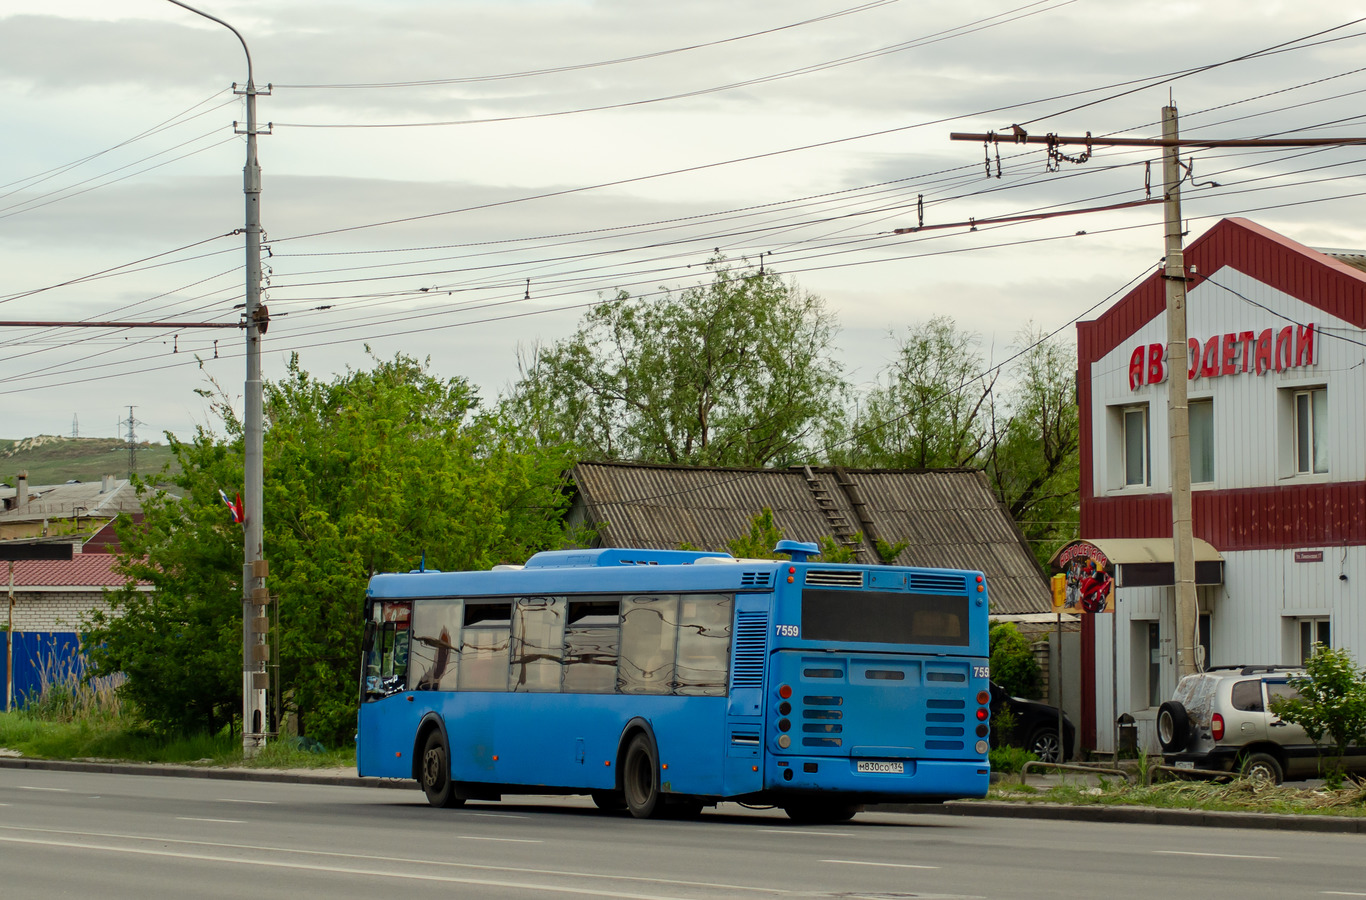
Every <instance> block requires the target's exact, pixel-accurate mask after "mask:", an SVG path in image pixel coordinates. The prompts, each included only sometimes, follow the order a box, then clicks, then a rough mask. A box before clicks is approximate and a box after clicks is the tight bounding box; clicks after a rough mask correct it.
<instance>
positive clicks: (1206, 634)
mask: <svg viewBox="0 0 1366 900" xmlns="http://www.w3.org/2000/svg"><path fill="white" fill-rule="evenodd" d="M1198 652H1199V653H1200V654H1201V656H1200V659H1199V660H1198V662H1199V663H1200V668H1201V669H1202V670H1203V669H1208V668H1209V667H1210V666H1212V665H1214V662H1213V659H1214V657H1212V656H1210V618H1209V613H1201V614H1200V650H1199V651H1198Z"/></svg>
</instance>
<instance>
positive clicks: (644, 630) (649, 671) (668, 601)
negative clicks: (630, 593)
mask: <svg viewBox="0 0 1366 900" xmlns="http://www.w3.org/2000/svg"><path fill="white" fill-rule="evenodd" d="M677 639H678V597H677V596H676V595H661V596H654V597H649V596H636V597H627V598H625V599H624V600H623V601H622V604H621V662H620V664H619V665H618V666H617V689H618V690H620V691H621V692H622V693H623V694H672V693H673V691H674V648H675V645H676V643H677Z"/></svg>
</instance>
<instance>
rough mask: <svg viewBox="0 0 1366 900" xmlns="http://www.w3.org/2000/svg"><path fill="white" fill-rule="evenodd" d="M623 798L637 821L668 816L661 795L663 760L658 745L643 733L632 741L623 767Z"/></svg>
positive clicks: (628, 746) (627, 748) (627, 749)
mask: <svg viewBox="0 0 1366 900" xmlns="http://www.w3.org/2000/svg"><path fill="white" fill-rule="evenodd" d="M621 787H622V795H623V796H624V798H625V800H626V808H627V809H628V810H630V812H631V815H633V816H635V817H636V818H637V819H653V818H656V817H657V816H660V815H663V813H664V801H663V798H662V797H661V796H660V792H659V757H658V755H657V754H656V753H655V745H654V742H653V741H651V740H650V739H649V738H648V737H646V736H645V735H643V734H637V735H636V736H635V737H633V738H631V743H630V744H628V745H627V747H626V757H625V762H624V763H623V764H622V767H621Z"/></svg>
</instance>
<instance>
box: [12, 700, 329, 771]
mask: <svg viewBox="0 0 1366 900" xmlns="http://www.w3.org/2000/svg"><path fill="white" fill-rule="evenodd" d="M302 743H303V742H299V741H291V740H290V739H288V738H286V739H284V740H280V741H275V742H271V743H268V744H267V745H266V747H265V749H264V750H262V751H261V753H260V754H258V755H257V756H256V757H255V758H253V759H250V760H244V759H243V758H242V743H241V738H240V737H238V736H236V735H233V734H229V733H227V732H222V733H219V734H207V733H201V734H191V735H163V734H158V733H156V732H154V731H152V730H151V729H148V728H146V727H144V726H140V725H138V724H130V723H129V722H128V720H127V717H126V716H120V717H117V718H85V719H77V720H75V721H68V722H53V721H45V720H43V719H40V718H37V717H34V716H32V715H29V714H27V713H25V712H10V713H0V747H3V748H5V749H8V750H13V751H17V752H18V753H21V754H22V755H24V756H26V757H33V758H37V759H99V760H117V761H120V762H150V763H180V764H187V765H214V766H246V767H250V768H276V769H323V768H340V767H354V766H355V764H356V753H355V750H354V749H350V748H348V749H346V750H322V751H312V750H307V749H303V748H302V746H301V744H302Z"/></svg>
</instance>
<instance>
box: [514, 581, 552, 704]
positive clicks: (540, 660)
mask: <svg viewBox="0 0 1366 900" xmlns="http://www.w3.org/2000/svg"><path fill="white" fill-rule="evenodd" d="M564 607H565V600H564V598H563V597H521V598H519V599H518V600H517V604H516V606H515V607H514V608H513V614H512V651H511V652H512V662H511V668H510V669H509V670H508V690H512V691H558V690H559V689H560V669H561V668H562V667H563V656H564V612H565V609H564Z"/></svg>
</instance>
